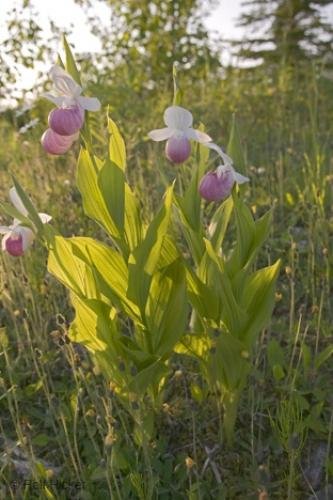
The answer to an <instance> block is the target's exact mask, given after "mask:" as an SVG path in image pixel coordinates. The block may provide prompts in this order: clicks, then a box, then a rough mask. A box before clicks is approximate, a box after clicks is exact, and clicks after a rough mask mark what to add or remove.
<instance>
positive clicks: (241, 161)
mask: <svg viewBox="0 0 333 500" xmlns="http://www.w3.org/2000/svg"><path fill="white" fill-rule="evenodd" d="M227 153H228V155H229V156H230V157H231V158H232V160H233V162H234V165H235V168H236V170H237V171H239V172H241V173H243V172H245V167H246V164H245V158H244V153H243V148H242V144H241V140H240V134H239V130H238V126H237V123H236V116H235V114H233V116H232V125H231V130H230V135H229V142H228V146H227Z"/></svg>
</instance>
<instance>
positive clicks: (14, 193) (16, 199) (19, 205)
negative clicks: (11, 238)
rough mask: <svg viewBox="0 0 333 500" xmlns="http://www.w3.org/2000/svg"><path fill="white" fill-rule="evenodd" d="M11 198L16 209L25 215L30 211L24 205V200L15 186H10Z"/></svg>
mask: <svg viewBox="0 0 333 500" xmlns="http://www.w3.org/2000/svg"><path fill="white" fill-rule="evenodd" d="M9 199H10V201H11V202H12V204H13V205H14V207H15V208H16V210H18V211H19V212H20V213H21V214H22V215H24V216H25V217H26V216H27V215H28V211H27V209H26V208H25V206H24V205H23V202H22V200H21V198H20V197H19V195H18V193H17V191H16V189H15V188H14V187H12V188H10V190H9Z"/></svg>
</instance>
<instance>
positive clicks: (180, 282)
mask: <svg viewBox="0 0 333 500" xmlns="http://www.w3.org/2000/svg"><path fill="white" fill-rule="evenodd" d="M187 316H188V308H187V297H186V283H185V273H184V266H183V264H182V262H181V260H178V261H176V262H174V263H173V264H171V265H170V266H168V267H167V268H166V269H164V271H163V272H161V273H156V274H155V275H154V277H153V279H152V283H151V287H150V291H149V297H148V301H147V307H146V314H145V317H146V325H147V329H148V332H147V335H151V344H152V347H153V353H154V354H158V355H160V356H164V355H166V354H169V353H170V351H172V349H173V347H174V345H175V344H176V342H177V341H178V340H179V339H180V338H181V337H182V335H183V334H184V331H185V327H186V321H187Z"/></svg>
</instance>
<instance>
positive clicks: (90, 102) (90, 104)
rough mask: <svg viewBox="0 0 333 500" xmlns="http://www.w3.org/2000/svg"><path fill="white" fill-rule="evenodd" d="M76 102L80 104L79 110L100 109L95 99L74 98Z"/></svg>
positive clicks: (99, 104)
mask: <svg viewBox="0 0 333 500" xmlns="http://www.w3.org/2000/svg"><path fill="white" fill-rule="evenodd" d="M76 101H77V102H78V103H79V104H80V106H81V108H83V109H86V110H87V111H99V110H100V109H101V103H100V102H99V100H98V99H97V97H82V96H79V97H77V98H76Z"/></svg>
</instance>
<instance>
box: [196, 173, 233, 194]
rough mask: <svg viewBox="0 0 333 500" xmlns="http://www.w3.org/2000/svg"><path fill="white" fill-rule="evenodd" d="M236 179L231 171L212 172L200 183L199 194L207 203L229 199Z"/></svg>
mask: <svg viewBox="0 0 333 500" xmlns="http://www.w3.org/2000/svg"><path fill="white" fill-rule="evenodd" d="M234 182H235V179H234V175H233V172H232V170H231V169H225V170H224V171H222V172H221V171H218V170H216V171H215V172H213V171H210V172H208V173H207V174H206V175H204V176H203V178H202V179H201V181H200V185H199V193H200V196H201V197H202V198H204V199H205V200H207V201H221V200H223V199H224V198H227V197H228V196H229V195H230V193H231V189H232V186H233V185H234Z"/></svg>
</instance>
